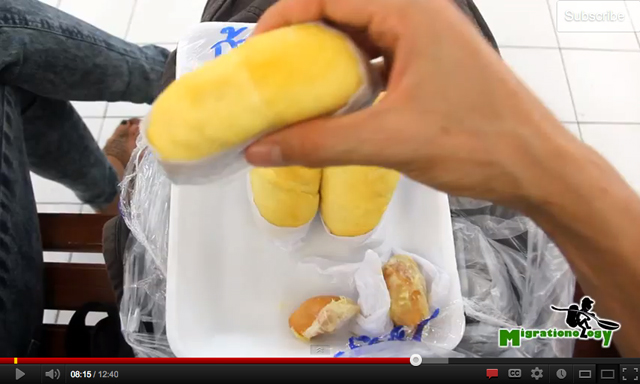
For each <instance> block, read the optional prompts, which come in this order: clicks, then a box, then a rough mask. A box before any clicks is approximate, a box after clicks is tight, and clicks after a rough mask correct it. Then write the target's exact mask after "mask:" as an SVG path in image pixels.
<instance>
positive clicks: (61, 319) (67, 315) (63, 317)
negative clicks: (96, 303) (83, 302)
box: [57, 311, 75, 325]
mask: <svg viewBox="0 0 640 384" xmlns="http://www.w3.org/2000/svg"><path fill="white" fill-rule="evenodd" d="M58 312H59V313H58V321H57V324H64V325H67V324H69V321H71V317H72V316H73V314H74V313H75V311H58Z"/></svg>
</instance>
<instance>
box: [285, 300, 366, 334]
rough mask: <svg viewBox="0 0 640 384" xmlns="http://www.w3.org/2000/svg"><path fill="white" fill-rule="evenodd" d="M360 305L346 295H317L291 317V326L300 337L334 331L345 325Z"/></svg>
mask: <svg viewBox="0 0 640 384" xmlns="http://www.w3.org/2000/svg"><path fill="white" fill-rule="evenodd" d="M358 313H360V307H358V304H356V303H355V302H354V301H353V300H351V299H349V298H347V297H344V296H316V297H312V298H310V299H309V300H307V301H305V302H304V303H302V305H300V307H299V308H298V309H297V310H296V311H295V312H294V313H293V314H291V316H290V317H289V328H291V331H292V332H293V334H294V335H296V336H297V337H298V338H300V339H302V340H304V341H309V340H310V339H311V338H313V337H316V336H319V335H322V334H327V333H332V332H335V331H336V330H338V329H339V328H340V327H342V326H343V325H345V324H346V323H347V322H348V321H349V320H351V319H352V318H353V317H354V316H355V315H357V314H358Z"/></svg>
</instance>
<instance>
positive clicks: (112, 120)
mask: <svg viewBox="0 0 640 384" xmlns="http://www.w3.org/2000/svg"><path fill="white" fill-rule="evenodd" d="M123 119H125V118H124V117H108V118H106V119H104V124H103V126H102V131H101V132H100V138H99V139H98V145H100V148H104V146H105V145H106V144H107V140H109V138H110V137H111V136H112V135H113V133H114V132H115V131H116V128H118V126H119V125H120V123H121V122H122V120H123Z"/></svg>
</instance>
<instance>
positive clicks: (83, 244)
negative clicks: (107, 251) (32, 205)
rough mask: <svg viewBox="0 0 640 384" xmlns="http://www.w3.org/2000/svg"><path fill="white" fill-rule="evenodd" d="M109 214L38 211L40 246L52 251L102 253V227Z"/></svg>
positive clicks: (109, 217)
mask: <svg viewBox="0 0 640 384" xmlns="http://www.w3.org/2000/svg"><path fill="white" fill-rule="evenodd" d="M111 218H112V216H109V215H91V214H74V213H40V214H38V219H39V221H40V236H41V238H42V248H43V249H44V250H45V251H52V252H99V253H102V227H103V226H104V224H105V223H106V222H107V221H109V219H111Z"/></svg>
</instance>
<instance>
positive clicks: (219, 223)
mask: <svg viewBox="0 0 640 384" xmlns="http://www.w3.org/2000/svg"><path fill="white" fill-rule="evenodd" d="M229 24H230V23H204V24H201V25H199V26H197V27H196V28H194V29H193V30H192V31H191V32H190V33H189V34H188V35H187V36H186V37H185V38H184V39H183V40H182V41H181V44H180V45H185V46H191V47H193V46H194V44H193V41H192V40H193V39H195V38H198V39H202V36H211V39H216V38H217V39H219V37H217V36H219V31H220V29H221V28H222V27H224V26H225V25H229ZM232 25H237V24H232ZM190 39H191V40H190ZM214 42H215V40H214ZM180 45H179V47H178V60H177V62H178V65H180V63H190V64H189V68H188V69H186V70H192V69H193V68H194V66H193V61H190V60H189V59H187V58H185V57H182V58H181V57H180V55H181V52H180ZM198 45H199V46H201V47H207V46H209V47H210V46H211V45H212V44H209V43H204V42H200V43H199V44H198ZM182 54H183V55H184V54H186V50H185V52H182ZM189 54H191V55H193V52H190V53H189ZM200 57H206V55H200ZM184 72H185V67H182V69H181V68H180V67H179V68H178V70H177V73H178V74H179V75H180V74H182V73H184ZM246 183H247V175H246V173H241V174H238V175H237V176H236V177H234V178H232V179H230V180H228V181H227V182H225V183H216V184H209V185H199V186H173V188H172V192H171V217H170V228H169V231H170V233H169V255H168V256H169V258H168V271H167V314H166V316H167V323H166V326H167V336H168V339H169V343H170V346H171V349H172V350H173V352H174V353H175V354H176V355H177V356H179V357H223V356H224V357H249V356H251V357H262V356H269V357H271V356H273V357H300V356H304V357H309V356H321V355H317V354H314V353H313V351H312V349H313V346H316V345H322V346H325V347H326V346H328V347H329V349H330V350H331V353H332V354H333V353H336V352H338V351H339V350H343V349H344V348H345V347H346V342H347V338H348V335H347V334H345V333H344V332H342V333H337V334H335V335H331V336H328V337H322V338H319V339H318V340H314V341H313V346H312V345H309V344H306V343H303V342H301V341H300V340H298V339H297V338H295V337H294V336H293V335H292V333H291V331H290V329H289V326H288V317H289V315H290V314H291V313H292V312H293V311H294V310H295V309H296V308H297V306H298V305H299V304H300V303H301V302H302V301H304V300H306V299H307V298H309V297H312V296H315V295H319V294H345V295H350V296H353V292H349V291H345V288H344V287H341V286H339V285H338V286H337V285H335V284H332V283H331V281H329V280H328V279H327V278H326V276H325V277H322V276H320V275H318V274H308V275H304V274H300V273H299V270H298V269H297V267H298V265H299V264H298V262H299V261H300V260H302V259H303V258H304V257H306V256H322V257H330V258H332V259H335V260H340V261H345V262H356V261H360V260H362V258H363V257H364V253H365V251H366V249H367V246H366V245H365V246H360V247H357V248H353V247H352V246H351V245H349V244H345V243H343V242H341V241H338V240H336V239H332V238H331V237H330V236H329V235H328V234H327V233H326V231H325V230H324V228H323V227H322V224H321V223H320V220H319V218H318V217H317V218H316V220H315V222H314V223H313V224H312V226H311V230H310V234H309V242H308V243H306V244H305V245H304V246H303V247H302V248H300V249H299V250H297V251H296V252H295V253H294V254H293V255H291V254H288V253H287V252H285V251H284V250H282V249H281V248H279V247H277V246H276V245H274V243H273V242H272V241H271V239H270V238H269V237H268V236H267V235H265V234H264V233H262V232H261V231H260V230H259V228H258V227H257V225H256V222H255V220H254V217H253V216H252V210H251V205H250V204H251V202H250V201H249V199H248V198H247V192H246V191H247V184H246ZM384 227H385V228H384V230H381V231H379V232H378V233H377V234H376V236H384V240H385V241H386V242H387V243H389V244H392V245H394V246H396V247H397V248H400V249H403V250H406V251H407V252H411V253H414V254H417V255H420V256H423V257H425V258H427V259H428V260H429V261H431V262H432V263H433V264H435V265H436V266H438V267H440V268H441V269H443V270H444V271H445V272H446V273H447V274H448V275H449V276H450V278H451V280H450V281H451V289H450V291H449V297H448V300H447V301H446V302H447V305H445V307H444V308H440V310H441V314H440V316H439V317H438V318H436V319H435V320H433V321H432V323H431V327H432V329H433V331H432V332H431V333H430V334H429V335H428V336H427V337H426V339H425V342H428V343H434V344H437V345H438V346H440V347H443V348H447V349H453V348H454V347H455V346H456V345H457V344H458V343H459V341H460V339H461V338H462V335H463V332H464V326H465V323H464V312H463V308H462V299H461V292H460V283H459V277H458V271H457V266H456V260H455V250H454V244H453V235H452V228H451V218H450V213H449V203H448V199H447V196H446V195H445V194H443V193H440V192H437V191H435V190H433V189H430V188H428V187H425V186H423V185H421V184H418V183H416V182H414V181H412V180H410V179H407V178H404V177H403V178H402V179H401V180H400V182H399V184H398V188H397V190H396V193H395V195H394V198H393V200H392V202H391V204H390V206H389V209H388V213H387V216H386V218H385V222H384ZM374 240H375V239H374ZM326 350H327V348H325V351H326ZM324 356H326V355H324Z"/></svg>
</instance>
